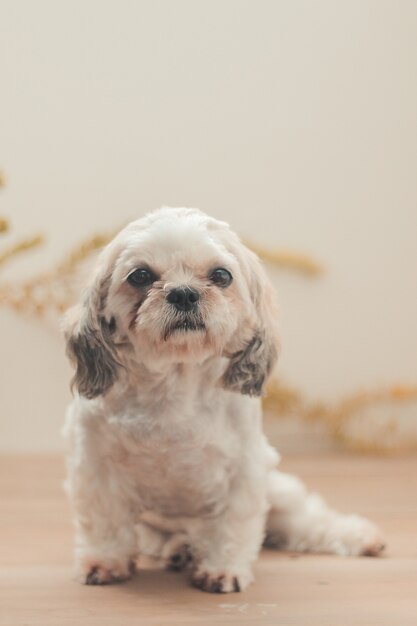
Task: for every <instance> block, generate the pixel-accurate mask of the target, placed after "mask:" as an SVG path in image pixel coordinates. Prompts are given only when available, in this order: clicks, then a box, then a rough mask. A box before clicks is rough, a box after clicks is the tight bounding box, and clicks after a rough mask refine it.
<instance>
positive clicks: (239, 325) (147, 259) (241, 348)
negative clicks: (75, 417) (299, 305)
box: [67, 209, 277, 398]
mask: <svg viewBox="0 0 417 626" xmlns="http://www.w3.org/2000/svg"><path fill="white" fill-rule="evenodd" d="M69 317H72V322H70V323H68V330H67V337H68V352H69V355H70V357H71V359H72V360H73V361H74V362H75V365H76V368H77V370H76V374H75V377H74V384H75V385H76V386H77V387H78V390H79V392H80V394H81V395H85V396H86V397H89V398H93V397H95V396H97V395H100V394H104V393H106V392H107V391H108V390H109V389H110V388H111V387H112V386H113V384H114V383H115V381H116V380H117V379H118V378H119V376H120V373H121V372H120V369H121V367H122V366H123V367H124V368H126V363H129V365H128V367H129V368H131V367H134V363H135V362H136V363H143V364H144V365H145V366H147V367H148V368H150V369H157V368H158V366H160V365H161V364H162V363H167V362H168V363H185V362H188V363H195V364H198V363H201V362H202V361H204V360H206V359H208V358H210V357H215V356H226V357H227V358H229V365H228V367H227V368H226V371H225V372H224V375H223V378H222V383H223V385H224V386H225V387H228V388H230V389H232V390H235V391H240V392H241V393H246V394H249V395H259V394H260V393H261V391H262V386H263V383H264V381H265V379H266V377H267V375H268V374H269V372H270V370H271V368H272V366H273V364H274V362H275V359H276V355H277V340H276V333H275V328H274V323H275V319H274V318H275V310H274V307H273V305H272V298H271V290H270V286H269V283H268V281H267V280H266V278H265V275H264V273H263V270H262V268H261V267H260V264H259V261H258V259H257V258H256V257H255V255H253V253H251V252H250V251H249V250H247V249H246V248H245V247H244V246H243V245H242V244H241V242H240V241H239V239H238V238H237V236H236V235H234V233H232V232H231V231H230V229H229V227H228V226H227V224H225V223H223V222H219V221H217V220H214V219H212V218H209V217H208V216H206V215H204V214H203V213H201V212H199V211H195V210H192V209H161V210H159V211H156V212H154V213H151V214H149V215H148V216H146V217H144V218H143V219H140V220H137V221H136V222H133V223H131V224H129V226H127V227H126V228H125V229H124V230H123V231H122V232H121V233H119V235H118V236H117V237H116V238H115V239H114V240H113V242H112V243H110V244H109V246H108V247H107V248H106V249H105V250H104V251H103V253H102V255H101V257H100V261H99V267H98V270H97V272H96V274H95V276H94V279H93V284H92V285H91V287H90V289H89V291H88V293H87V297H86V300H85V302H84V304H83V305H82V306H81V307H79V308H78V309H77V310H76V312H75V315H74V313H73V314H72V315H71V316H69ZM126 355H128V357H129V358H128V359H126V358H125V357H126ZM123 367H122V369H123Z"/></svg>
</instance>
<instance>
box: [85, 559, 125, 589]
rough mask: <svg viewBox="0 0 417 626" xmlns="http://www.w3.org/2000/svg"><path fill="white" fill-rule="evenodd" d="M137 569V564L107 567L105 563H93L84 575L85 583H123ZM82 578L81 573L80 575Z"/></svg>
mask: <svg viewBox="0 0 417 626" xmlns="http://www.w3.org/2000/svg"><path fill="white" fill-rule="evenodd" d="M134 571H135V564H134V563H133V562H132V563H129V565H128V566H127V567H117V566H114V567H111V568H110V567H105V566H103V565H92V566H91V567H90V568H88V569H87V570H86V573H85V575H84V580H81V582H84V584H85V585H109V584H112V583H122V582H125V581H126V580H129V578H131V576H132V574H133V573H134ZM78 578H79V579H81V575H79V576H78Z"/></svg>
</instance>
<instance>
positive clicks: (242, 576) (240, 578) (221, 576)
mask: <svg viewBox="0 0 417 626" xmlns="http://www.w3.org/2000/svg"><path fill="white" fill-rule="evenodd" d="M252 581H253V576H252V574H251V573H250V572H244V573H243V572H241V573H238V572H233V573H232V572H227V571H204V569H202V568H200V569H198V570H197V571H196V572H194V574H193V577H192V579H191V582H192V584H193V586H194V587H197V589H201V590H202V591H208V592H210V593H230V592H237V591H243V590H244V589H246V587H248V586H249V585H250V583H251V582H252Z"/></svg>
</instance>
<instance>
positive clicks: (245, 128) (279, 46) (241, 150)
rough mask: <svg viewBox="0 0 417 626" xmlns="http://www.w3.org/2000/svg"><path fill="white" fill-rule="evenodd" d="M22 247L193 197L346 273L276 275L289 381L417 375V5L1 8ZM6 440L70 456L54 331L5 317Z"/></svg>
mask: <svg viewBox="0 0 417 626" xmlns="http://www.w3.org/2000/svg"><path fill="white" fill-rule="evenodd" d="M0 14H1V19H0V46H1V55H0V56H1V60H0V64H1V65H0V90H1V91H0V93H1V97H0V113H1V114H0V168H2V169H3V170H5V172H6V173H7V176H8V185H7V187H6V189H4V190H3V191H2V192H1V193H0V214H1V215H6V216H7V217H8V218H9V219H10V220H11V222H12V224H13V231H12V233H10V235H8V236H7V237H4V238H3V237H2V239H1V240H0V246H1V245H2V244H3V243H8V242H12V241H13V240H14V239H15V238H17V237H18V236H24V235H30V234H33V233H34V232H35V231H41V232H44V233H46V235H47V237H48V243H47V246H45V247H44V248H43V249H42V250H40V251H39V252H34V253H32V254H30V255H29V254H27V255H25V256H24V257H22V259H21V260H20V261H18V262H17V261H16V263H14V264H13V265H12V264H10V265H9V266H8V267H7V268H3V269H2V271H1V274H0V279H1V280H5V279H10V280H14V279H15V278H18V277H20V276H27V275H28V274H29V273H31V272H35V271H37V270H39V269H42V268H45V267H48V265H49V264H50V263H53V262H54V261H56V260H57V259H59V258H60V257H61V256H62V255H63V254H65V252H66V251H67V250H69V249H70V247H71V245H72V244H74V243H76V242H78V241H79V239H80V238H81V237H85V236H88V235H89V234H91V233H93V232H95V231H98V230H105V229H108V228H113V227H115V226H117V225H119V224H123V223H124V222H125V221H127V220H128V219H131V218H133V217H136V216H139V215H142V214H143V213H144V212H145V211H147V210H149V209H152V208H155V207H157V206H159V205H161V204H171V205H192V206H198V207H200V208H202V209H204V210H207V211H209V212H210V213H212V214H213V215H215V216H217V217H221V218H223V219H226V220H228V221H230V222H231V223H232V224H233V226H234V227H235V228H236V229H237V230H238V231H239V233H241V234H242V235H244V236H250V237H251V238H252V239H254V240H256V241H257V242H259V243H261V244H264V245H268V246H271V247H285V248H294V249H300V250H302V251H305V252H307V253H310V254H312V255H313V256H314V257H315V258H317V259H318V260H320V261H321V262H322V263H323V264H324V265H325V266H326V268H327V270H328V271H327V273H326V275H325V276H324V277H322V278H320V279H317V280H315V281H313V280H312V281H308V280H305V279H302V278H301V277H298V276H295V275H292V274H287V273H281V272H277V271H274V272H273V277H274V281H275V282H276V285H277V288H278V290H279V293H280V302H281V309H282V335H283V345H284V351H283V356H282V360H281V370H280V371H281V373H282V375H283V376H284V377H285V379H286V380H287V381H289V382H291V383H293V384H295V385H296V386H298V387H300V388H301V389H303V391H305V392H306V393H308V394H310V395H311V396H312V397H314V398H323V399H327V400H329V399H330V400H331V399H334V398H338V397H340V396H341V395H343V394H345V393H349V392H351V391H355V390H357V389H358V388H360V387H372V386H375V385H383V384H390V383H392V382H393V381H404V382H406V381H410V382H412V381H415V380H416V379H417V356H416V355H417V325H416V319H417V289H416V285H417V276H416V274H417V202H416V201H417V185H416V172H417V114H416V111H417V80H416V76H417V2H415V0H412V1H407V0H400V1H394V0H392V1H386V0H379V1H378V0H374V1H370V0H360V1H355V0H353V1H351V0H349V1H348V0H345V1H343V2H342V1H334V0H332V1H324V0H318V1H315V2H312V1H307V0H297V1H294V0H291V1H290V0H287V1H286V2H283V1H279V0H276V1H265V0H260V1H255V0H252V1H251V2H247V1H239V0H222V1H219V0H215V1H213V0H210V1H208V0H207V1H206V2H202V1H200V0H190V1H185V0H172V1H169V0H165V1H155V0H152V1H151V0H149V1H148V2H143V1H142V2H139V1H137V2H134V1H126V0H122V1H119V2H116V1H104V2H103V0H82V1H81V0H72V1H71V2H56V1H54V0H38V1H37V2H31V1H29V0H26V1H22V0H20V1H19V0H18V1H16V0H13V1H5V0H0ZM0 350H1V358H0V368H1V369H0V376H1V378H0V380H1V383H0V384H1V393H0V449H2V450H6V451H8V450H41V449H46V450H50V449H56V448H57V447H59V446H60V445H61V444H60V438H59V428H60V425H61V423H62V419H63V413H64V407H65V404H66V402H67V399H68V397H69V393H68V379H69V375H70V373H69V368H68V366H67V364H66V362H65V359H64V355H63V353H64V349H63V345H62V341H61V339H60V337H59V335H58V333H57V331H56V329H55V328H54V327H53V326H48V325H46V324H43V323H40V322H37V321H34V320H32V319H25V318H19V317H17V316H16V315H14V314H13V313H11V312H9V311H7V310H5V309H2V310H0Z"/></svg>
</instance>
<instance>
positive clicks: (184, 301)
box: [167, 287, 200, 311]
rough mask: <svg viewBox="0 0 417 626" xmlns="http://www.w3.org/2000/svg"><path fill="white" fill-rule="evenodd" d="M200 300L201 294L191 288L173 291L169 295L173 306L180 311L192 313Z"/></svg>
mask: <svg viewBox="0 0 417 626" xmlns="http://www.w3.org/2000/svg"><path fill="white" fill-rule="evenodd" d="M199 299H200V294H199V293H198V291H196V290H195V289H191V287H178V288H177V289H171V291H170V292H169V294H168V295H167V300H168V302H169V303H170V304H173V305H174V306H175V308H176V309H178V311H191V309H194V307H195V305H196V302H198V300H199Z"/></svg>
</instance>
